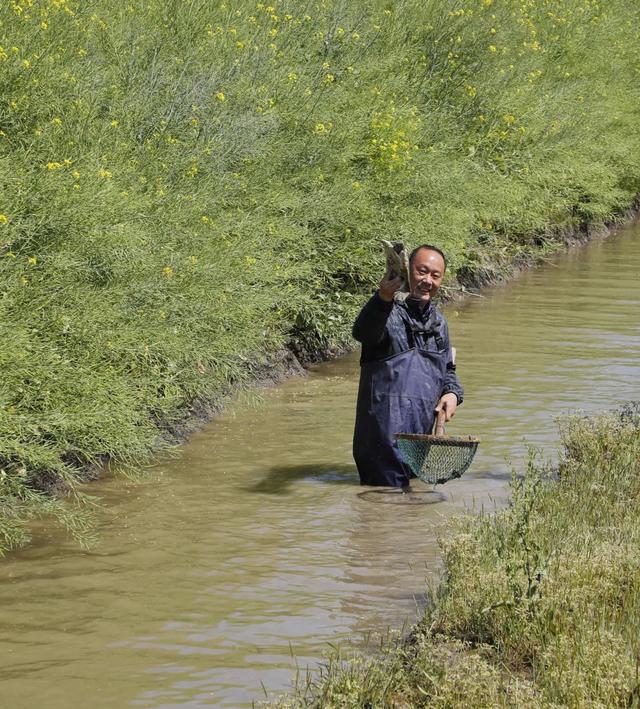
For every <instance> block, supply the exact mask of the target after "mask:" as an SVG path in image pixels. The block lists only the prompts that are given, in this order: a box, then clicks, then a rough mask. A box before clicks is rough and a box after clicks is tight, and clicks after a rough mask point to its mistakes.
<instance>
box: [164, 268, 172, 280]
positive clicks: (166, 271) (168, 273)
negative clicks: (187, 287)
mask: <svg viewBox="0 0 640 709" xmlns="http://www.w3.org/2000/svg"><path fill="white" fill-rule="evenodd" d="M162 275H163V276H164V277H165V278H171V277H172V276H173V269H172V268H171V266H165V267H164V268H163V269H162Z"/></svg>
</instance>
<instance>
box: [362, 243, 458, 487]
mask: <svg viewBox="0 0 640 709" xmlns="http://www.w3.org/2000/svg"><path fill="white" fill-rule="evenodd" d="M445 269H446V259H445V256H444V254H443V253H442V251H440V249H438V248H437V247H435V246H431V245H429V244H423V245H422V246H418V248H416V249H414V250H413V252H412V253H411V255H410V257H409V284H408V285H409V293H408V294H407V295H406V297H403V295H404V294H401V293H397V291H398V290H399V288H400V286H401V285H402V278H401V277H400V276H396V275H395V274H393V273H389V272H387V273H386V274H385V276H384V277H383V279H382V280H381V281H380V284H379V287H378V291H377V292H376V293H375V294H374V295H373V297H372V298H371V299H370V300H369V301H368V302H367V303H366V304H365V306H364V307H363V308H362V310H361V311H360V314H359V315H358V317H357V318H356V321H355V324H354V326H353V336H354V337H355V339H356V340H358V341H359V342H361V343H362V356H361V358H360V367H361V369H360V386H359V389H358V404H357V409H356V425H355V432H354V437H353V457H354V458H355V461H356V465H357V467H358V472H359V474H360V482H361V483H362V484H363V485H386V486H391V487H406V486H407V485H408V484H409V477H410V471H409V469H408V467H407V466H406V465H405V464H404V462H403V460H402V457H401V455H400V453H399V451H398V448H397V445H396V442H395V438H394V434H395V433H430V432H431V429H432V428H433V421H434V418H435V416H436V412H438V411H440V410H442V411H444V414H445V421H449V420H450V419H451V418H452V417H453V415H454V414H455V412H456V407H457V406H458V404H460V403H461V402H462V386H461V385H460V382H459V381H458V377H457V376H456V373H455V364H454V362H453V358H452V354H451V345H450V343H449V332H448V328H447V322H446V320H445V319H444V316H443V315H442V314H441V313H440V312H439V311H438V309H437V308H436V306H435V304H434V302H433V297H434V296H435V294H436V293H437V292H438V289H439V288H440V285H441V283H442V279H443V277H444V272H445Z"/></svg>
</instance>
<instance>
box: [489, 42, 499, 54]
mask: <svg viewBox="0 0 640 709" xmlns="http://www.w3.org/2000/svg"><path fill="white" fill-rule="evenodd" d="M489 51H490V52H492V53H495V52H497V51H498V48H497V47H496V45H495V44H490V45H489Z"/></svg>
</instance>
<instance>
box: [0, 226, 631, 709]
mask: <svg viewBox="0 0 640 709" xmlns="http://www.w3.org/2000/svg"><path fill="white" fill-rule="evenodd" d="M639 233H640V232H639V230H638V229H637V228H636V229H626V230H624V231H622V232H621V233H620V234H618V235H617V236H616V237H614V238H611V239H608V240H606V241H604V242H598V243H594V244H593V245H592V246H590V247H589V248H588V249H584V250H580V251H575V252H572V253H570V254H568V255H566V256H563V257H561V258H559V259H557V260H556V261H555V262H554V264H549V265H546V266H544V267H543V268H541V269H538V270H536V271H532V272H529V273H525V274H523V275H522V276H521V277H520V278H519V279H518V280H517V281H516V282H514V283H512V284H510V285H509V286H506V287H503V288H497V289H494V290H491V291H488V292H486V297H485V298H483V299H473V300H472V301H470V302H467V303H465V304H464V305H462V306H451V307H449V308H448V309H447V316H448V318H449V322H450V326H451V330H452V337H453V340H454V344H455V345H456V347H457V349H458V363H459V373H460V375H461V378H462V380H463V382H464V384H465V387H466V401H465V404H464V406H463V407H462V408H461V409H460V410H459V413H458V415H457V416H456V420H455V422H454V423H453V424H452V425H451V426H450V427H449V429H448V433H450V434H452V435H456V434H474V435H478V436H480V437H481V438H482V441H483V442H482V444H481V446H480V449H479V451H478V454H477V456H476V460H475V462H474V464H473V466H472V468H471V470H470V471H468V472H467V473H465V475H464V477H463V478H462V479H461V480H456V481H453V482H451V483H448V484H447V485H446V486H444V487H442V488H440V494H441V495H442V497H443V499H442V500H441V501H439V502H437V504H380V503H377V502H372V501H371V500H370V499H369V497H371V495H369V496H368V495H367V494H365V495H360V493H362V492H365V493H367V490H363V489H362V488H360V487H359V486H358V485H357V474H356V471H355V467H354V465H353V462H352V460H351V432H352V427H353V416H354V402H355V396H356V387H357V375H358V371H357V369H358V367H357V354H355V353H354V354H352V355H350V356H348V357H344V358H341V359H339V360H337V361H335V362H331V363H327V364H323V365H319V366H317V367H314V368H313V369H312V371H311V372H310V374H309V376H308V377H306V378H299V379H295V380H291V381H288V382H286V383H285V384H284V385H282V386H280V387H278V388H274V389H271V390H267V391H265V392H264V395H263V399H262V402H261V403H260V404H258V405H257V406H248V405H246V404H242V403H238V404H237V405H236V406H235V407H234V408H233V410H231V411H229V412H227V413H226V414H225V415H224V416H223V417H221V418H220V419H218V420H217V421H215V422H213V423H211V424H210V425H208V426H207V427H206V429H204V430H203V431H202V432H200V433H198V434H197V435H195V436H193V438H192V439H191V440H190V441H189V443H188V444H187V445H185V446H183V447H182V448H181V449H180V450H179V451H178V452H177V453H176V455H175V456H174V457H173V458H172V459H170V460H167V461H165V462H163V463H162V464H161V465H158V466H157V467H156V468H155V469H154V470H153V471H152V473H151V476H150V478H149V479H148V481H146V482H144V483H141V484H130V483H127V482H126V481H122V480H107V481H103V482H101V483H98V484H96V485H94V486H92V488H91V490H92V491H95V492H96V493H97V494H99V495H101V496H102V497H103V498H104V500H105V502H106V508H105V510H104V512H103V513H102V515H101V531H100V534H101V542H100V545H99V546H98V547H97V548H96V549H95V550H93V551H91V552H83V551H81V550H78V549H77V548H75V547H74V546H73V545H72V544H70V543H68V542H67V541H66V540H64V539H62V538H59V537H54V538H44V537H43V538H42V539H40V540H39V543H36V544H35V545H33V546H32V547H30V548H29V549H27V550H25V551H24V552H21V553H20V554H18V555H15V556H13V557H12V558H10V559H8V560H5V561H4V562H3V563H2V565H1V566H0V574H1V581H0V653H1V655H2V658H3V662H2V665H1V666H0V697H1V698H2V700H3V701H2V704H3V705H6V706H11V707H16V708H21V707H25V708H26V707H29V708H30V707H34V706H46V707H48V708H50V709H58V708H60V709H61V708H62V707H65V709H66V707H68V706H75V705H77V706H79V705H82V704H84V703H86V704H90V705H91V706H93V707H96V708H99V707H115V706H117V707H123V706H133V707H177V706H190V707H205V706H233V707H238V706H243V705H250V703H251V700H252V699H257V698H258V699H259V698H260V696H262V686H263V685H264V686H265V687H267V688H268V689H269V690H280V689H286V688H287V687H288V686H289V684H290V682H291V680H292V678H293V676H294V674H295V668H296V663H297V664H298V666H300V667H301V668H302V669H304V668H305V667H306V665H307V664H310V665H313V664H314V663H315V662H317V660H318V658H319V657H320V656H321V654H322V652H323V650H324V649H325V648H326V647H327V644H328V643H329V642H332V643H333V642H336V641H337V640H340V639H342V640H346V639H348V638H351V639H353V640H355V641H356V642H357V641H358V639H359V638H361V637H362V636H364V635H367V634H369V633H385V632H386V631H387V629H388V628H389V627H400V626H401V625H402V624H403V623H405V622H411V621H412V620H414V619H415V617H416V613H417V608H419V606H420V604H421V603H423V602H424V592H425V583H424V581H425V578H427V577H433V576H434V575H435V574H437V571H438V563H439V562H438V552H437V544H436V541H435V540H436V535H437V534H438V530H439V529H442V522H443V520H445V519H446V518H447V517H450V516H451V515H452V514H454V513H457V512H459V511H461V510H463V509H465V508H473V509H480V508H483V507H484V508H487V509H492V508H493V506H494V505H495V504H502V503H503V502H504V499H505V497H506V494H507V493H506V485H507V482H508V478H509V466H508V465H507V463H506V462H505V458H511V459H512V460H513V461H514V463H516V464H519V463H520V462H521V461H522V459H523V457H524V456H525V448H524V443H523V442H524V441H525V440H527V441H529V442H531V443H533V444H534V445H536V446H547V448H546V451H551V448H549V444H550V443H552V442H555V441H556V439H557V427H556V423H555V422H554V419H555V418H556V417H562V416H563V415H564V414H565V413H566V412H567V411H569V410H574V409H577V408H579V409H583V410H586V411H588V412H595V411H601V410H603V409H607V408H610V407H613V406H617V405H618V404H620V403H621V402H623V401H625V400H628V399H631V398H640V391H639V390H638V386H639V385H638V381H640V378H639V375H640V364H639V360H638V357H637V352H638V351H639V347H640V307H639V306H640V297H639V295H638V272H639V270H640V255H639V254H638V249H637V239H638V235H639ZM546 451H545V452H546ZM427 490H428V488H426V487H424V486H423V487H422V488H420V485H419V484H417V485H416V493H415V494H416V495H417V496H418V497H419V496H420V495H422V496H423V497H426V496H428V495H429V494H430V493H429V492H427ZM373 494H374V495H376V496H379V493H378V492H373ZM394 502H395V500H394ZM292 651H293V652H294V653H295V655H296V659H293V658H292V657H291V652H292Z"/></svg>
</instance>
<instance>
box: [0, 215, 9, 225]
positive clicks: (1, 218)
mask: <svg viewBox="0 0 640 709" xmlns="http://www.w3.org/2000/svg"><path fill="white" fill-rule="evenodd" d="M8 221H9V218H8V217H7V215H6V214H0V224H6V223H7V222H8Z"/></svg>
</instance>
